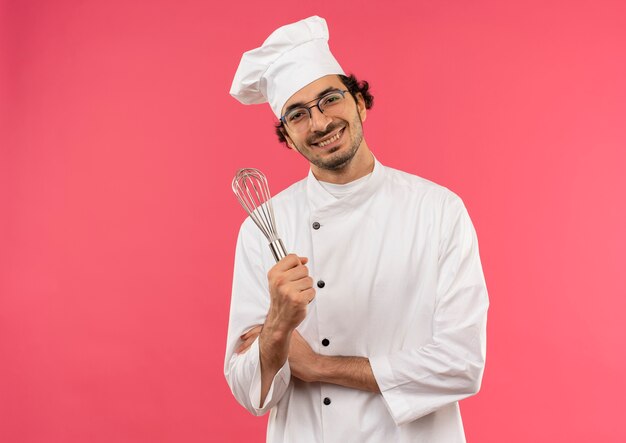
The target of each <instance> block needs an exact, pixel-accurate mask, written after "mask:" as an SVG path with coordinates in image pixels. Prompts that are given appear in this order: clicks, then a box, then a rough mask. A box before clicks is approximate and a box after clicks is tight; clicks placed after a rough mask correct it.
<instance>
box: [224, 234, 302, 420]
mask: <svg viewBox="0 0 626 443" xmlns="http://www.w3.org/2000/svg"><path fill="white" fill-rule="evenodd" d="M254 229H255V227H254V226H253V225H252V224H251V223H247V222H244V224H243V225H242V228H241V231H240V233H239V238H238V241H237V250H236V255H235V270H234V278H233V292H232V300H231V312H230V321H229V330H228V342H227V349H226V357H225V362H224V374H225V376H226V380H227V382H228V384H229V386H230V388H231V390H232V392H233V395H234V396H235V398H236V399H237V401H238V402H239V403H240V404H241V405H242V406H244V407H245V408H246V409H248V410H249V411H250V412H251V413H253V414H255V415H262V414H264V413H266V412H267V411H268V410H269V409H270V408H271V407H273V406H274V405H275V404H276V403H277V402H278V401H279V400H280V399H281V398H282V396H283V395H284V393H285V392H286V391H287V388H288V385H289V381H290V378H291V371H290V368H289V364H288V362H287V351H288V349H289V341H290V339H291V331H292V330H293V329H295V327H296V326H297V325H298V324H299V323H300V322H301V321H302V319H304V317H305V315H306V306H307V305H308V302H309V300H311V299H312V298H313V297H314V290H313V288H312V283H313V282H312V280H311V279H310V278H309V277H308V270H307V269H306V266H304V263H306V259H303V258H301V259H298V257H296V256H294V255H290V256H289V257H287V258H286V259H283V260H281V262H279V263H278V264H276V265H275V266H274V267H273V268H272V269H271V270H270V272H269V273H268V274H267V278H266V277H265V276H266V272H265V271H264V270H263V259H262V258H263V256H262V252H267V251H266V250H265V247H266V245H264V244H263V242H262V240H261V239H259V238H258V236H255V235H253V234H254V233H255V232H256V231H254ZM263 323H265V327H264V329H263V331H262V333H261V336H259V338H258V340H257V339H256V337H250V335H249V334H250V330H251V328H252V327H253V326H254V325H257V324H263ZM245 331H249V332H248V334H246V333H245ZM250 338H252V340H250ZM242 340H243V342H244V343H248V345H249V346H250V350H249V352H246V353H241V352H237V348H238V347H240V346H241V344H242Z"/></svg>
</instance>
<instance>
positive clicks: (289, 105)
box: [224, 17, 488, 443]
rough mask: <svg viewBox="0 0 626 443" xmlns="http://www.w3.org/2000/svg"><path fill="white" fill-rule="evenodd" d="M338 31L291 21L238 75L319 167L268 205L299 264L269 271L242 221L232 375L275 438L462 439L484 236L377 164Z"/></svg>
mask: <svg viewBox="0 0 626 443" xmlns="http://www.w3.org/2000/svg"><path fill="white" fill-rule="evenodd" d="M328 37H329V36H328V28H327V26H326V22H325V21H324V19H322V18H320V17H310V18H308V19H305V20H302V21H299V22H297V23H293V24H289V25H286V26H283V27H281V28H279V29H277V30H276V31H274V32H273V33H272V34H271V35H270V36H269V37H268V39H267V40H266V41H265V42H264V43H263V45H262V46H261V47H259V48H256V49H253V50H251V51H248V52H246V53H245V54H244V55H243V57H242V59H241V62H240V64H239V68H238V69H237V72H236V74H235V78H234V80H233V84H232V88H231V95H233V96H234V97H235V98H236V99H238V100H239V101H241V102H242V103H245V104H254V103H266V102H267V103H269V106H270V107H271V109H272V111H273V112H274V114H275V115H276V117H277V119H279V122H280V123H279V127H278V131H279V134H280V135H281V139H282V140H284V142H285V143H286V144H287V146H288V147H289V148H291V149H294V150H296V151H297V152H299V153H300V154H301V155H302V156H303V157H304V158H305V159H306V160H307V161H308V162H309V164H310V172H309V174H308V176H307V177H306V178H304V179H303V180H301V181H299V182H297V183H295V184H293V185H292V186H291V187H289V188H287V189H286V190H284V191H283V192H281V193H279V194H278V195H276V196H275V197H274V199H273V205H274V211H275V217H276V220H277V224H278V231H279V233H280V235H281V237H282V239H283V241H284V244H285V245H287V248H288V249H289V250H290V251H293V252H294V254H290V255H288V256H287V257H286V258H284V259H282V260H281V261H280V262H278V263H275V261H274V259H273V256H272V254H271V253H270V249H269V248H268V245H267V240H266V239H265V237H264V236H263V235H262V233H261V232H260V230H259V229H258V228H257V227H256V226H255V225H254V223H253V222H252V220H251V219H250V218H248V219H246V220H245V221H244V222H243V224H242V226H241V229H240V232H239V237H238V240H237V248H236V256H235V266H234V277H233V290H232V300H231V311H230V323H229V328H228V341H227V349H226V357H225V364H224V372H225V375H226V379H227V381H228V384H229V386H230V388H231V390H232V392H233V395H234V396H235V398H236V399H237V401H238V402H239V403H240V404H241V405H242V406H244V407H245V408H246V409H247V410H248V411H250V412H251V413H252V414H254V415H262V414H265V413H267V412H270V418H269V423H268V430H267V441H268V442H272V443H278V442H289V443H294V442H295V443H308V442H311V443H312V442H326V443H330V442H339V443H350V442H441V443H456V442H464V441H465V436H464V431H463V424H462V421H461V415H460V411H459V403H458V402H459V400H462V399H464V398H467V397H469V396H471V395H474V394H475V393H477V392H478V390H479V388H480V384H481V379H482V374H483V368H484V363H485V339H486V337H485V335H486V315H487V307H488V298H487V290H486V286H485V281H484V277H483V272H482V267H481V263H480V257H479V252H478V243H477V239H476V233H475V231H474V228H473V226H472V222H471V220H470V218H469V216H468V213H467V211H466V209H465V206H464V204H463V202H462V201H461V199H460V198H459V197H458V196H457V195H456V194H454V193H453V192H451V191H450V190H448V189H446V188H444V187H442V186H439V185H437V184H435V183H432V182H430V181H428V180H425V179H423V178H420V177H417V176H415V175H411V174H408V173H405V172H401V171H398V170H395V169H392V168H389V167H386V166H384V165H382V164H381V163H380V162H379V161H378V160H377V159H376V158H375V157H374V155H373V153H372V151H371V149H370V148H369V146H368V144H367V143H366V141H365V138H364V136H363V126H362V125H363V122H364V121H365V120H366V116H367V109H368V108H369V107H371V105H372V97H371V95H370V94H369V91H368V87H367V83H365V82H359V81H357V80H356V79H355V77H354V76H350V77H347V76H346V75H345V73H344V71H343V69H342V68H341V67H340V65H339V63H338V62H337V60H336V59H335V58H334V57H333V55H332V54H331V52H330V49H329V46H328ZM407 143H411V141H410V140H407Z"/></svg>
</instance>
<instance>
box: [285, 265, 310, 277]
mask: <svg viewBox="0 0 626 443" xmlns="http://www.w3.org/2000/svg"><path fill="white" fill-rule="evenodd" d="M308 275H309V268H307V267H306V266H304V265H299V266H296V267H295V268H291V269H290V270H288V271H286V272H285V279H286V280H287V281H297V280H300V279H301V278H304V277H307V276H308Z"/></svg>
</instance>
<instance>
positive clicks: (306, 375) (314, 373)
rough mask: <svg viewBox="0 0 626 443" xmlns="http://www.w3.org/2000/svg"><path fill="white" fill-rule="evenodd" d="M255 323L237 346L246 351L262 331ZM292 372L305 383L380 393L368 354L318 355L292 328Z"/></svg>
mask: <svg viewBox="0 0 626 443" xmlns="http://www.w3.org/2000/svg"><path fill="white" fill-rule="evenodd" d="M261 329H262V326H261V325H259V326H256V327H255V328H253V329H251V330H250V331H248V332H247V333H246V334H244V335H243V336H242V339H243V340H244V342H243V343H242V344H241V345H240V346H239V347H238V348H237V352H238V353H244V352H246V351H247V350H248V348H249V347H250V346H251V345H252V343H254V340H255V339H256V338H257V337H259V336H260V335H262V334H261ZM289 367H290V369H291V374H292V375H293V376H294V377H297V378H299V379H300V380H302V381H305V382H309V383H310V382H324V383H332V384H335V385H341V386H346V387H348V388H353V389H360V390H363V391H370V392H380V389H379V388H378V384H377V383H376V379H375V378H374V373H373V372H372V367H371V366H370V363H369V360H368V359H367V358H365V357H342V356H328V355H321V354H316V353H315V352H314V351H313V349H311V346H309V344H308V343H307V342H306V340H305V339H304V338H303V337H302V336H301V335H300V333H299V332H298V331H293V333H292V336H291V341H290V346H289Z"/></svg>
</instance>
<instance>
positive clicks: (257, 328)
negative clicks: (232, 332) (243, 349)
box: [239, 325, 263, 340]
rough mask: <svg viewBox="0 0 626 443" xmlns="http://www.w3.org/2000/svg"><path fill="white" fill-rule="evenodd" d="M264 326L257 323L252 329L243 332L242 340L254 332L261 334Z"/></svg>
mask: <svg viewBox="0 0 626 443" xmlns="http://www.w3.org/2000/svg"><path fill="white" fill-rule="evenodd" d="M262 328H263V325H256V326H253V327H252V328H251V329H249V330H248V331H247V332H244V333H243V334H241V335H240V336H239V338H241V339H242V340H245V339H247V338H248V337H250V336H251V335H253V334H260V333H261V329H262Z"/></svg>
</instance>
